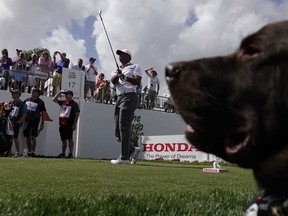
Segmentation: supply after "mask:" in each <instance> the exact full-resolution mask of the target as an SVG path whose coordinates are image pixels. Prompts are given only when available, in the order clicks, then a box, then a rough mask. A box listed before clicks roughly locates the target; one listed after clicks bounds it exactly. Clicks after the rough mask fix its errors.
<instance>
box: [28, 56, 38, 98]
mask: <svg viewBox="0 0 288 216" xmlns="http://www.w3.org/2000/svg"><path fill="white" fill-rule="evenodd" d="M31 58H32V60H31V61H29V62H27V66H28V68H29V75H28V77H27V78H28V79H27V87H28V89H27V92H28V93H29V94H30V93H31V89H32V87H35V88H36V87H37V88H39V86H37V83H38V79H39V78H37V77H36V76H35V71H36V70H37V68H38V56H37V54H36V53H32V55H31ZM39 82H40V80H39Z"/></svg>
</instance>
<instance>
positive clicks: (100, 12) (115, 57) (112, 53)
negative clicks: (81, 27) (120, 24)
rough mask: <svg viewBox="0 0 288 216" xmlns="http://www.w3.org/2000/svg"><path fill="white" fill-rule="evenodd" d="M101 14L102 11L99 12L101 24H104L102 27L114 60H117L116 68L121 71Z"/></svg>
mask: <svg viewBox="0 0 288 216" xmlns="http://www.w3.org/2000/svg"><path fill="white" fill-rule="evenodd" d="M101 12H102V11H101V10H100V11H99V17H100V19H101V22H102V25H103V29H104V31H105V34H106V37H107V40H108V43H109V46H110V49H111V51H112V55H113V57H114V60H115V63H116V67H117V69H118V70H119V65H118V63H117V60H116V57H115V54H114V51H113V48H112V45H111V42H110V39H109V36H108V33H107V31H106V28H105V25H104V22H103V19H102V16H101Z"/></svg>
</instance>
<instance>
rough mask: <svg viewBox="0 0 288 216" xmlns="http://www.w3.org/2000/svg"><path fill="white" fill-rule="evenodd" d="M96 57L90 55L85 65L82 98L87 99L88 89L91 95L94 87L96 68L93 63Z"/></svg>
mask: <svg viewBox="0 0 288 216" xmlns="http://www.w3.org/2000/svg"><path fill="white" fill-rule="evenodd" d="M95 61H96V59H95V58H93V57H91V58H90V59H89V64H88V65H86V66H85V68H86V69H85V70H86V76H85V87H84V98H85V99H87V97H88V91H90V96H91V97H93V95H94V92H95V89H96V76H97V74H98V71H97V68H96V66H95V65H94V63H95Z"/></svg>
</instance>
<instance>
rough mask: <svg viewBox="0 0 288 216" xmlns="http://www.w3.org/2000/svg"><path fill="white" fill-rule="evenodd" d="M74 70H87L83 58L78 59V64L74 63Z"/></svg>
mask: <svg viewBox="0 0 288 216" xmlns="http://www.w3.org/2000/svg"><path fill="white" fill-rule="evenodd" d="M71 69H73V70H78V71H85V66H84V65H83V59H81V58H80V59H78V62H77V65H73V66H72V67H71Z"/></svg>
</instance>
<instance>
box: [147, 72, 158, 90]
mask: <svg viewBox="0 0 288 216" xmlns="http://www.w3.org/2000/svg"><path fill="white" fill-rule="evenodd" d="M147 76H148V77H149V78H148V89H150V90H153V91H156V85H157V84H160V81H159V78H158V76H155V77H153V76H152V75H151V74H149V73H148V74H147Z"/></svg>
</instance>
